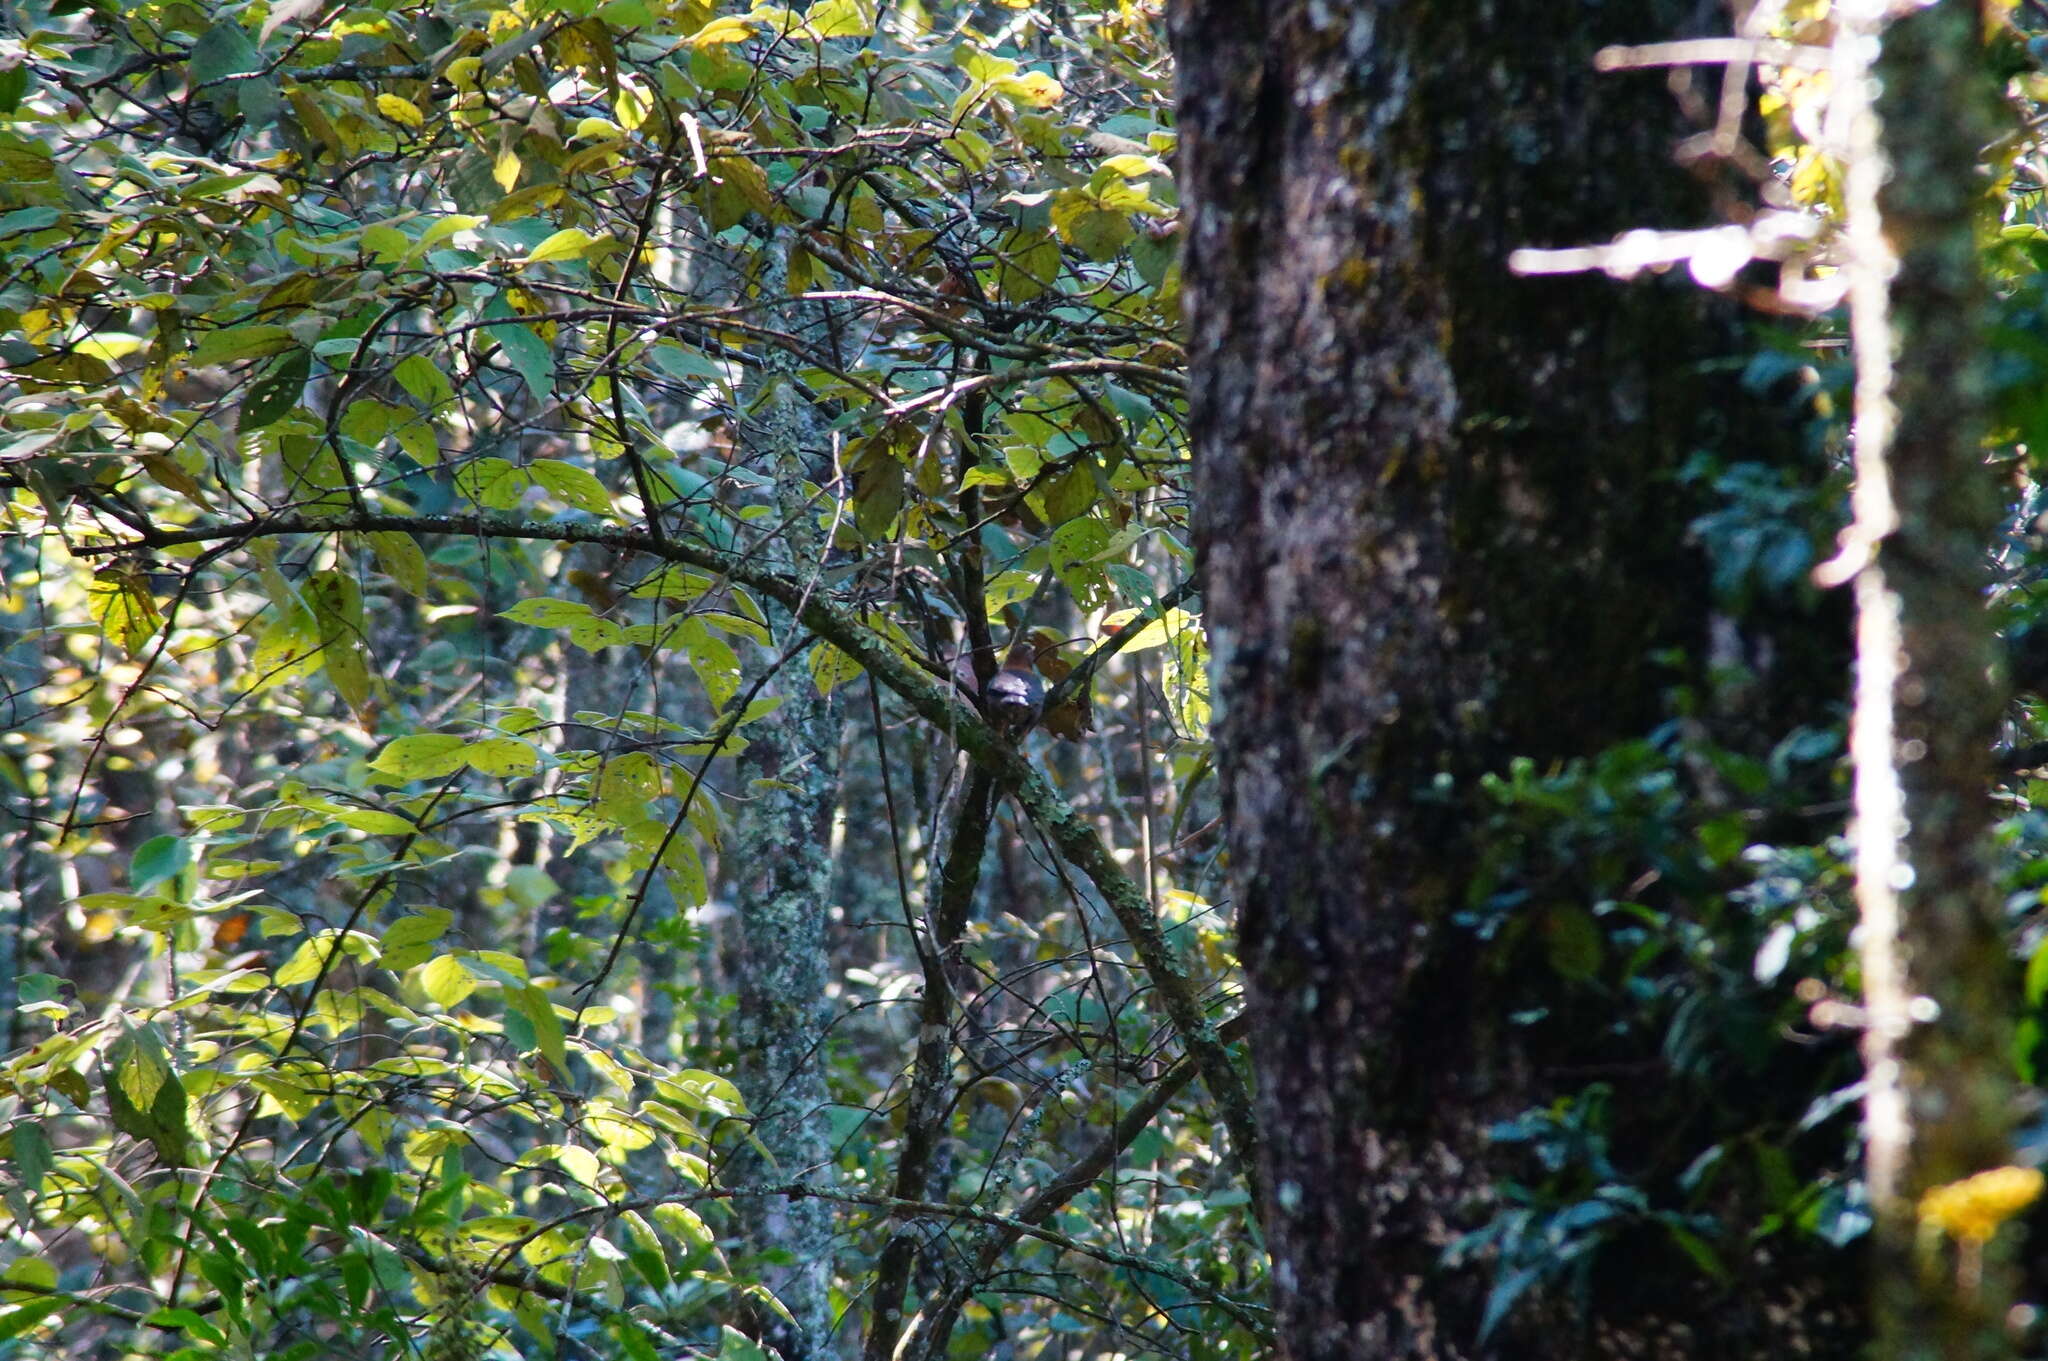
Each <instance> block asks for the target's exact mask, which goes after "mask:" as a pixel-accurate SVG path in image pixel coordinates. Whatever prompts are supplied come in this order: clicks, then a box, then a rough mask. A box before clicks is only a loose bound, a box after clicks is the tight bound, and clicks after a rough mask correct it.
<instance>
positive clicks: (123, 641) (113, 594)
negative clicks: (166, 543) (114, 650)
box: [86, 567, 163, 657]
mask: <svg viewBox="0 0 2048 1361" xmlns="http://www.w3.org/2000/svg"><path fill="white" fill-rule="evenodd" d="M86 605H87V608H89V609H90V610H91V611H92V617H93V619H94V621H95V622H96V623H98V624H99V626H100V630H101V631H102V632H103V633H105V634H106V635H107V637H109V638H111V639H113V640H114V641H115V642H116V643H119V644H120V645H121V650H122V651H124V652H126V653H127V654H128V655H129V656H131V657H139V656H141V655H142V650H143V649H144V648H145V647H147V646H149V640H150V639H151V638H154V637H155V636H156V631H157V629H158V628H159V627H161V626H162V624H163V615H162V614H161V613H160V612H159V611H158V610H157V607H156V599H155V597H153V596H151V595H150V593H149V578H148V577H147V576H145V575H144V574H143V573H141V572H139V571H134V570H131V569H128V568H123V567H103V568H101V569H100V570H99V571H97V572H95V573H93V576H92V585H91V586H90V587H88V588H87V589H86Z"/></svg>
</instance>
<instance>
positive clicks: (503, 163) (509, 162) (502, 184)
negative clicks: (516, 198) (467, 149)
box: [491, 146, 519, 194]
mask: <svg viewBox="0 0 2048 1361" xmlns="http://www.w3.org/2000/svg"><path fill="white" fill-rule="evenodd" d="M491 178H492V179H494V180H496V181H497V182H498V187H499V188H500V189H503V190H504V191H505V192H506V193H508V194H509V193H511V192H512V186H513V185H515V184H517V183H519V153H518V152H516V151H514V150H513V149H512V148H511V147H509V146H507V147H506V148H504V149H503V150H502V151H500V152H499V153H498V159H497V161H496V163H495V164H493V165H492V166H491Z"/></svg>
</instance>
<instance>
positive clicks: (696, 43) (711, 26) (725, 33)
mask: <svg viewBox="0 0 2048 1361" xmlns="http://www.w3.org/2000/svg"><path fill="white" fill-rule="evenodd" d="M753 36H754V21H753V20H751V19H745V18H741V17H740V16H738V15H732V14H729V15H727V16H725V17H724V18H723V19H713V20H712V21H711V22H710V23H708V24H706V25H704V27H702V28H700V29H698V30H697V31H696V32H695V33H692V34H691V35H690V36H689V38H688V40H687V41H688V42H689V44H690V46H692V47H711V46H714V45H716V44H719V43H743V42H745V41H747V39H749V38H751V37H753Z"/></svg>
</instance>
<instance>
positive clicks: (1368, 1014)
mask: <svg viewBox="0 0 2048 1361" xmlns="http://www.w3.org/2000/svg"><path fill="white" fill-rule="evenodd" d="M1696 11H1704V12H1703V13H1699V14H1698V15H1697V17H1699V18H1703V19H1713V18H1718V17H1719V16H1718V14H1717V12H1716V11H1715V10H1714V9H1713V8H1712V7H1706V6H1692V5H1686V4H1678V3H1651V4H1643V5H1625V6H1624V5H1557V4H1551V3H1540V2H1539V0H1517V2H1516V3H1501V4H1493V5H1485V6H1445V5H1427V4H1422V3H1419V0H1401V2H1398V3H1397V2H1395V0H1381V2H1379V3H1359V4H1355V5H1348V6H1326V5H1320V4H1309V3H1301V2H1299V0H1266V3H1261V4H1253V5H1250V6H1246V5H1235V4H1222V3H1218V2H1217V0H1189V3H1187V4H1185V5H1182V6H1180V7H1178V8H1177V10H1176V11H1175V17H1176V31H1175V34H1174V37H1175V45H1176V49H1177V52H1178V57H1179V61H1180V63H1181V71H1180V78H1181V94H1180V108H1181V121H1180V130H1181V138H1182V155H1183V162H1182V173H1181V187H1182V193H1183V200H1184V203H1185V205H1186V227H1185V231H1186V236H1187V247H1186V257H1185V263H1184V271H1185V274H1184V289H1185V293H1184V305H1185V308H1186V311H1187V315H1188V319H1189V324H1190V331H1191V343H1190V350H1189V356H1190V367H1191V375H1190V377H1191V381H1190V390H1191V392H1192V394H1193V397H1192V410H1191V413H1190V414H1191V419H1190V422H1189V424H1190V428H1191V429H1192V430H1193V431H1194V432H1195V458H1196V466H1197V487H1196V504H1197V506H1198V507H1199V514H1200V517H1201V518H1200V522H1199V525H1198V531H1197V532H1198V542H1199V547H1200V550H1201V553H1202V561H1203V564H1204V570H1205V572H1206V579H1205V592H1204V596H1205V600H1206V602H1207V604H1206V608H1207V620H1208V623H1209V626H1210V628H1211V631H1212V645H1213V649H1214V656H1215V671H1216V686H1215V691H1216V700H1217V713H1218V715H1219V718H1218V722H1217V727H1216V736H1217V748H1218V765H1219V770H1220V773H1221V777H1222V785H1223V792H1224V800H1225V808H1226V826H1227V828H1228V835H1229V837H1230V845H1231V856H1232V860H1231V881H1232V889H1233V893H1234V896H1235V900H1236V906H1237V911H1238V914H1239V923H1240V931H1241V937H1242V957H1243V960H1244V964H1245V969H1246V974H1247V990H1248V994H1249V997H1248V1002H1249V1006H1250V1009H1251V1017H1252V1048H1253V1053H1254V1059H1255V1063H1256V1065H1257V1071H1258V1080H1259V1092H1258V1097H1259V1113H1260V1117H1261V1125H1262V1129H1263V1134H1264V1138H1265V1144H1266V1147H1265V1153H1264V1169H1265V1178H1264V1180H1265V1185H1266V1186H1267V1187H1268V1188H1269V1191H1268V1203H1267V1204H1266V1205H1265V1207H1264V1221H1265V1224H1266V1226H1267V1229H1268V1237H1269V1242H1270V1245H1271V1250H1272V1261H1273V1265H1272V1277H1273V1286H1274V1296H1275V1305H1276V1310H1277V1318H1276V1324H1277V1330H1278V1334H1279V1338H1280V1340H1281V1351H1282V1354H1283V1355H1285V1356H1288V1357H1292V1358H1296V1359H1297V1361H1308V1358H1332V1361H1334V1359H1335V1358H1345V1361H1357V1359H1358V1358H1383V1357H1414V1358H1422V1357H1443V1358H1457V1357H1472V1356H1479V1355H1486V1354H1489V1353H1488V1351H1487V1349H1486V1348H1485V1347H1482V1346H1481V1345H1480V1344H1479V1343H1478V1342H1477V1341H1476V1337H1477V1334H1478V1320H1479V1317H1480V1309H1481V1302H1482V1299H1483V1294H1484V1291H1483V1284H1480V1283H1475V1282H1474V1281H1473V1280H1471V1279H1470V1278H1468V1277H1458V1276H1453V1275H1448V1274H1445V1273H1442V1272H1440V1271H1439V1258H1440V1256H1441V1253H1442V1249H1443V1247H1444V1245H1445V1244H1446V1242H1447V1241H1449V1239H1450V1238H1451V1237H1453V1236H1454V1235H1455V1234H1456V1233H1458V1232H1459V1231H1460V1230H1461V1229H1464V1228H1467V1227H1470V1225H1471V1224H1472V1223H1473V1221H1474V1220H1475V1218H1477V1219H1483V1218H1485V1214H1486V1211H1485V1200H1486V1196H1487V1194H1488V1191H1487V1188H1488V1183H1489V1178H1488V1175H1487V1171H1486V1169H1485V1168H1484V1166H1483V1165H1482V1159H1483V1156H1484V1155H1483V1147H1482V1138H1481V1132H1482V1130H1483V1129H1484V1127H1485V1125H1486V1123H1487V1122H1488V1121H1489V1120H1491V1119H1494V1118H1497V1117H1498V1116H1500V1115H1501V1114H1503V1113H1505V1112H1507V1111H1512V1110H1516V1109H1519V1108H1520V1107H1521V1106H1522V1105H1523V1104H1525V1103H1526V1102H1527V1101H1528V1100H1529V1099H1531V1098H1532V1097H1533V1096H1534V1095H1535V1093H1533V1092H1531V1090H1530V1088H1529V1084H1528V1080H1527V1079H1526V1078H1525V1077H1524V1076H1523V1074H1522V1072H1521V1071H1520V1069H1518V1068H1517V1066H1516V1065H1515V1063H1514V1062H1513V1061H1512V1058H1511V1051H1510V1050H1509V1048H1508V1047H1507V1045H1506V1042H1505V1040H1504V1038H1503V1037H1501V1036H1498V1035H1494V1034H1490V1033H1489V1032H1488V1030H1487V1026H1488V1024H1489V1021H1488V1020H1487V1017H1488V1011H1487V1009H1486V1007H1485V1006H1484V1005H1482V1003H1481V1001H1480V999H1478V998H1476V997H1475V989H1476V988H1477V987H1478V985H1479V982H1480V976H1479V974H1478V972H1477V971H1476V970H1475V969H1474V967H1473V964H1474V960H1473V954H1474V952H1475V951H1476V949H1477V946H1476V943H1475V942H1474V941H1473V940H1472V939H1471V937H1470V935H1469V933H1466V932H1464V931H1463V930H1461V929H1459V928H1457V927H1455V926H1453V925H1452V924H1451V923H1450V921H1449V916H1450V914H1451V913H1452V912H1454V911H1456V910H1458V909H1460V908H1462V907H1463V906H1465V902H1466V898H1465V894H1466V890H1467V887H1468V881H1467V874H1468V870H1469V867H1470V866H1471V865H1472V863H1473V862H1474V856H1473V854H1472V842H1471V838H1472V836H1473V833H1474V831H1475V816H1476V813H1477V805H1476V804H1475V803H1474V802H1473V799H1472V792H1473V790H1472V786H1473V783H1474V781H1475V779H1476V777H1477V776H1478V775H1479V774H1481V773H1483V772H1485V771H1488V770H1491V769H1498V768H1499V767H1500V766H1502V765H1503V764H1505V761H1506V758H1507V757H1508V756H1510V755H1526V756H1531V757H1534V758H1536V759H1537V760H1538V761H1539V762H1542V761H1545V760H1547V759H1552V758H1558V757H1565V756H1572V755H1581V754H1585V755H1590V754H1592V753H1595V752H1597V751H1599V750H1601V749H1602V748H1604V747H1606V746H1608V745H1610V744H1612V743H1614V742H1615V741H1617V740H1620V739H1624V738H1630V737H1636V736H1640V735H1641V734H1643V733H1644V732H1646V731H1647V730H1648V729H1649V728H1650V727H1651V726H1652V724H1653V723H1654V722H1656V721H1657V719H1658V717H1659V716H1660V712H1661V705H1662V692H1663V690H1664V688H1665V687H1667V686H1668V685H1670V684H1671V683H1672V682H1673V680H1674V676H1673V674H1672V673H1671V672H1669V671H1666V670H1660V669H1659V667H1660V663H1659V661H1658V660H1656V659H1655V658H1654V656H1653V654H1655V653H1656V652H1657V651H1658V650H1659V649H1663V648H1672V647H1679V648H1684V649H1686V651H1687V654H1688V655H1689V656H1690V657H1691V658H1693V659H1695V660H1698V659H1700V658H1703V657H1704V656H1705V654H1706V651H1707V649H1706V646H1705V641H1704V638H1705V633H1706V628H1707V621H1708V614H1709V601H1708V598H1707V591H1706V585H1705V573H1704V568H1703V564H1702V563H1701V562H1700V561H1699V560H1698V558H1697V555H1696V554H1695V553H1694V552H1693V551H1692V550H1691V549H1689V548H1688V547H1687V545H1686V531H1687V524H1688V520H1689V518H1690V517H1691V516H1692V515H1693V514H1694V513H1696V511H1697V507H1695V506H1689V505H1688V504H1686V498H1685V496H1684V495H1683V493H1682V490H1681V488H1680V486H1679V484H1678V482H1677V480H1676V478H1675V477H1674V474H1675V473H1676V471H1677V470H1678V469H1679V468H1680V467H1681V466H1682V465H1683V464H1684V463H1685V462H1686V460H1687V459H1688V457H1689V456H1690V455H1691V453H1692V452H1693V451H1694V450H1695V449H1696V448H1698V447H1701V446H1702V445H1710V446H1713V445H1719V446H1723V447H1728V446H1740V445H1743V444H1744V443H1746V442H1749V441H1755V442H1756V443H1758V444H1770V443H1773V442H1775V441H1778V440H1780V439H1781V436H1779V435H1776V434H1770V433H1761V432H1759V430H1758V429H1757V427H1758V426H1759V425H1760V424H1762V423H1766V422H1768V421H1769V419H1770V418H1769V417H1767V416H1766V415H1765V414H1764V413H1763V411H1762V409H1761V407H1760V406H1759V405H1758V404H1756V403H1755V402H1754V401H1753V400H1752V399H1748V398H1745V397H1744V396H1743V395H1742V394H1741V393H1739V392H1738V391H1737V386H1738V385H1737V384H1735V383H1734V382H1732V381H1730V380H1729V379H1728V378H1727V377H1726V372H1727V367H1728V366H1727V365H1726V364H1725V363H1723V364H1720V365H1716V363H1715V361H1717V360H1722V361H1725V360H1727V359H1729V358H1730V357H1731V356H1733V355H1735V354H1736V353H1738V352H1739V350H1740V330H1739V325H1738V319H1737V317H1736V314H1735V312H1734V309H1733V308H1732V306H1731V305H1730V304H1728V303H1726V302H1725V301H1723V300H1720V299H1717V298H1715V297H1713V296H1712V295H1710V294H1706V293H1704V292H1701V291H1699V290H1698V289H1696V288H1695V287H1694V286H1693V285H1692V284H1691V282H1690V281H1689V280H1684V281H1681V280H1678V279H1655V280H1650V281H1647V282H1637V283H1634V284H1626V285H1623V284H1615V283H1612V282H1609V281H1607V280H1605V279H1601V278H1597V277H1595V278H1590V279H1589V278H1570V279H1564V280H1554V279H1552V280H1538V279H1517V278H1514V277H1512V276H1511V275H1510V274H1509V272H1508V268H1507V257H1508V254H1509V252H1510V251H1511V250H1512V249H1514V248H1516V247H1520V246H1565V245H1577V244H1581V243H1585V242H1598V241H1605V240H1607V239H1608V238H1610V237H1612V236H1614V235H1615V234H1617V233H1619V232H1622V231H1625V230H1628V229H1631V228H1634V227H1640V226H1646V225H1649V226H1658V227H1666V228H1679V227H1687V226H1693V225H1698V224H1699V223H1700V222H1701V207H1702V205H1701V203H1700V201H1699V200H1700V198H1701V196H1700V195H1699V194H1698V192H1697V189H1696V187H1695V186H1693V185H1690V184H1688V182H1687V181H1686V178H1685V176H1684V175H1683V173H1682V172H1680V171H1679V170H1677V169H1676V168H1675V167H1674V166H1673V163H1672V157H1671V150H1672V146H1673V143H1674V141H1675V137H1676V135H1677V134H1679V133H1680V132H1681V131H1682V129H1680V128H1679V127H1678V125H1677V117H1676V112H1675V109H1674V104H1673V100H1672V99H1671V96H1670V94H1669V93H1668V92H1667V90H1666V88H1665V83H1664V80H1663V78H1662V76H1661V75H1657V74H1652V75H1644V74H1620V75H1596V74H1595V72H1594V69H1593V54H1594V52H1595V51H1596V50H1598V49H1599V48H1600V47H1601V46H1602V45H1603V44H1605V43H1612V42H1632V41H1641V40H1644V39H1649V38H1668V37H1673V36H1679V35H1681V34H1683V33H1684V32H1686V31H1687V30H1688V28H1689V23H1688V20H1689V19H1691V18H1693V17H1695V12H1696ZM1724 22H1725V21H1724ZM1695 1336H1696V1337H1697V1334H1695ZM1580 1343H1581V1339H1580V1338H1578V1337H1576V1336H1573V1335H1572V1334H1570V1333H1569V1332H1567V1331H1556V1332H1553V1333H1551V1334H1548V1335H1537V1334H1532V1335H1531V1337H1528V1338H1524V1339H1520V1340H1518V1341H1517V1342H1516V1343H1515V1345H1513V1346H1510V1345H1508V1344H1507V1343H1506V1342H1501V1343H1498V1344H1497V1345H1499V1347H1500V1349H1501V1350H1500V1354H1503V1355H1506V1354H1513V1355H1518V1356H1536V1355H1563V1354H1580V1351H1581V1347H1580ZM1608 1345H1609V1349H1610V1350H1613V1349H1615V1348H1622V1349H1626V1348H1627V1347H1629V1346H1633V1345H1638V1344H1637V1343H1633V1342H1628V1341H1625V1340H1621V1335H1620V1334H1616V1335H1615V1336H1614V1337H1612V1338H1610V1339H1609V1344H1608ZM1636 1354H1640V1355H1650V1354H1653V1352H1651V1351H1649V1350H1644V1351H1640V1352H1638V1353H1636ZM1743 1354H1759V1355H1760V1354H1765V1353H1764V1352H1763V1351H1761V1350H1759V1351H1756V1352H1745V1353H1743Z"/></svg>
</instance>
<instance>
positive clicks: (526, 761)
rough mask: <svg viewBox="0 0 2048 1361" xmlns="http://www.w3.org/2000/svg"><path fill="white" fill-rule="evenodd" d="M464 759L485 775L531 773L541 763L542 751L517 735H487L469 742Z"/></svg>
mask: <svg viewBox="0 0 2048 1361" xmlns="http://www.w3.org/2000/svg"><path fill="white" fill-rule="evenodd" d="M462 759H463V760H465V761H467V762H469V766H470V769H472V770H475V771H477V772H479V773H480V774H484V775H498V776H508V775H531V774H532V773H533V772H534V770H535V769H536V768H537V767H538V766H539V765H540V753H539V752H537V751H535V750H534V749H533V747H532V746H531V745H530V744H528V743H525V742H521V741H520V740H519V739H518V738H516V737H486V738H485V739H484V740H483V741H481V742H470V743H467V744H466V745H465V746H464V747H463V752H462Z"/></svg>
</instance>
